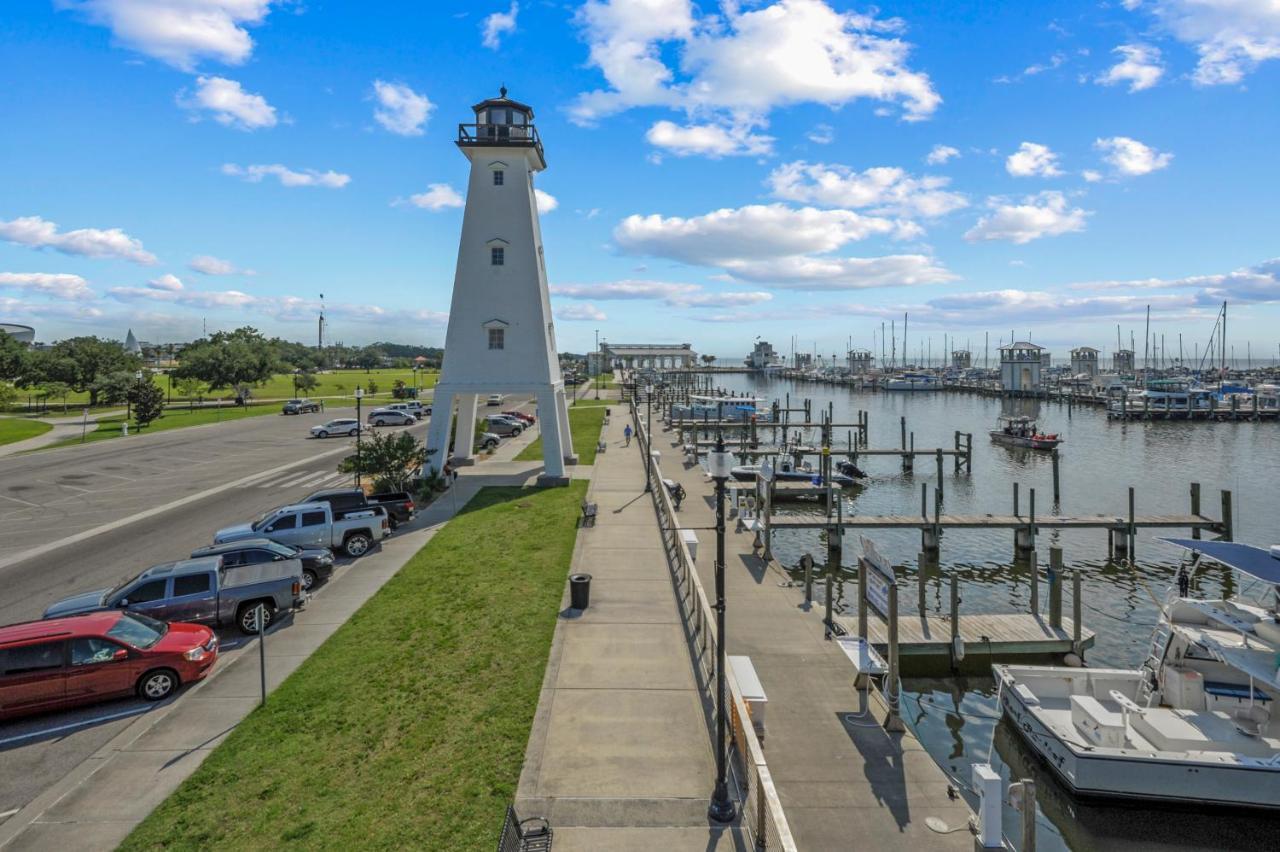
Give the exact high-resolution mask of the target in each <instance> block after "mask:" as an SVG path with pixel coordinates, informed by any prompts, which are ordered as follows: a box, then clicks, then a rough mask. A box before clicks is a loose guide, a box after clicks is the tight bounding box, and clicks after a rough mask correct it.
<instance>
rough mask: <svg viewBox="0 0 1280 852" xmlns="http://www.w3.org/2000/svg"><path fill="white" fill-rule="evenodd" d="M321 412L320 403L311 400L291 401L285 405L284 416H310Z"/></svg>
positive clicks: (282, 411)
mask: <svg viewBox="0 0 1280 852" xmlns="http://www.w3.org/2000/svg"><path fill="white" fill-rule="evenodd" d="M319 410H320V403H318V402H312V401H311V400H309V399H291V400H289V401H288V402H286V403H285V404H284V408H282V409H281V410H280V411H281V413H282V414H310V413H313V412H317V411H319Z"/></svg>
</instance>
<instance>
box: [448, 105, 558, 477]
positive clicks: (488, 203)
mask: <svg viewBox="0 0 1280 852" xmlns="http://www.w3.org/2000/svg"><path fill="white" fill-rule="evenodd" d="M472 109H473V110H475V114H476V117H475V123H474V124H460V125H458V143H457V144H458V148H459V149H460V150H461V151H462V153H463V154H464V155H466V157H467V159H468V160H470V161H471V178H470V180H469V181H468V183H467V207H466V211H465V212H464V214H463V217H462V238H461V240H460V241H459V244H458V265H457V269H456V271H455V272H454V277H453V301H452V303H451V307H450V309H449V331H448V333H447V335H446V336H445V347H444V364H443V365H442V367H441V370H440V382H439V384H438V385H436V391H435V401H434V403H433V406H432V408H433V411H432V417H431V429H430V431H429V432H428V435H427V451H428V454H429V456H428V465H429V466H430V467H431V468H432V469H434V470H439V469H440V468H441V467H442V466H443V463H444V460H445V459H446V458H448V457H449V454H450V450H449V447H450V444H451V442H450V435H451V434H455V435H456V440H454V441H453V442H452V457H453V459H454V460H455V463H458V464H469V463H471V462H472V461H473V453H474V441H473V438H472V436H473V433H474V430H475V423H476V403H477V400H478V399H479V398H480V397H486V398H487V397H488V396H490V395H491V394H532V395H534V396H535V398H536V399H537V406H538V417H539V429H541V432H542V454H543V459H544V461H545V463H546V467H545V470H544V471H543V474H542V476H541V477H540V478H539V482H540V483H542V484H560V483H567V482H568V479H567V477H566V476H565V464H566V463H567V464H574V463H576V462H577V456H575V455H573V454H572V453H573V443H572V441H571V439H570V434H569V411H568V407H567V404H566V400H565V393H564V381H563V379H562V378H561V376H560V363H559V359H558V357H557V354H556V335H555V325H554V323H553V322H552V320H551V300H550V297H549V296H548V294H547V271H546V265H545V261H544V258H543V252H542V229H541V228H540V227H539V225H538V206H537V201H536V200H535V198H534V193H533V176H534V174H535V173H536V172H540V171H542V170H543V169H545V168H546V167H547V161H546V159H545V157H544V156H543V152H542V141H541V140H540V139H539V138H538V131H537V130H536V129H535V128H534V126H533V109H532V108H531V107H529V106H526V105H525V104H522V103H517V102H516V101H513V100H511V99H510V98H508V97H507V90H506V89H505V88H503V89H501V96H500V97H497V98H491V99H489V100H486V101H482V102H481V103H478V104H476V105H475V106H474V107H472ZM455 403H456V405H457V423H458V428H457V430H456V432H452V431H451V429H450V427H451V425H452V423H453V419H454V405H455Z"/></svg>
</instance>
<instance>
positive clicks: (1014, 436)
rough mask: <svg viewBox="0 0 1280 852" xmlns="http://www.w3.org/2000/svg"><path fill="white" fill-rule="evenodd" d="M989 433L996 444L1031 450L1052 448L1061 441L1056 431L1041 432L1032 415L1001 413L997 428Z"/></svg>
mask: <svg viewBox="0 0 1280 852" xmlns="http://www.w3.org/2000/svg"><path fill="white" fill-rule="evenodd" d="M989 434H990V435H991V440H993V441H995V442H996V443H997V444H1004V445H1005V446H1008V447H1021V448H1024V449H1031V450H1052V449H1053V448H1054V447H1056V446H1058V445H1059V444H1061V443H1062V439H1061V438H1059V437H1058V435H1057V433H1056V432H1054V433H1049V434H1046V433H1044V432H1041V431H1040V427H1038V426H1037V425H1036V421H1035V418H1034V417H1026V416H1022V415H1018V416H1014V415H1010V414H1001V415H1000V419H999V423H998V424H997V428H996V429H994V430H992V431H991V432H990V433H989Z"/></svg>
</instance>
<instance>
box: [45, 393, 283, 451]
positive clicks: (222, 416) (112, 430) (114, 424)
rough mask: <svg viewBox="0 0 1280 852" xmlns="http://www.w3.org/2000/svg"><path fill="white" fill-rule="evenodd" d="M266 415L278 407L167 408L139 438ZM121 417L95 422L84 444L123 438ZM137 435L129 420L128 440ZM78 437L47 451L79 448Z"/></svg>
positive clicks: (53, 444) (135, 427)
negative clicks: (69, 446) (77, 445)
mask: <svg viewBox="0 0 1280 852" xmlns="http://www.w3.org/2000/svg"><path fill="white" fill-rule="evenodd" d="M268 414H280V406H279V405H277V404H275V403H271V404H269V405H249V406H243V407H242V406H238V405H234V406H233V405H228V406H224V407H222V408H220V409H219V408H197V409H195V410H189V409H186V408H169V409H166V410H165V413H164V417H161V418H160V419H159V420H153V421H151V423H150V425H148V426H147V428H145V429H143V430H141V434H144V435H145V434H148V433H151V432H166V431H168V430H170V429H182V428H184V427H186V426H202V425H204V424H206V423H221V422H222V421H224V420H243V419H244V418H246V417H262V416H265V415H268ZM123 425H124V415H123V414H121V415H118V416H115V417H105V418H103V419H101V420H99V421H98V428H97V429H95V430H93V431H92V432H89V433H88V434H87V435H85V437H84V439H85V441H108V440H111V439H112V438H122V437H124V430H123V428H122V427H123ZM137 434H139V430H138V424H137V423H134V422H133V421H132V420H130V421H129V437H130V438H132V437H133V436H134V435H137ZM80 442H81V441H80V436H79V435H73V436H71V437H70V438H64V439H62V440H61V441H56V442H54V443H52V444H50V445H49V446H50V447H65V446H67V445H68V444H79V443H80Z"/></svg>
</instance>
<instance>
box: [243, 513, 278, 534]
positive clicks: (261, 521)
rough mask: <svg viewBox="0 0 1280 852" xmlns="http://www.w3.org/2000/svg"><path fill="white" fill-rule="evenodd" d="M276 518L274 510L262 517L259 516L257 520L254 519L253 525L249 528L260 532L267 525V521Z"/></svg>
mask: <svg viewBox="0 0 1280 852" xmlns="http://www.w3.org/2000/svg"><path fill="white" fill-rule="evenodd" d="M274 517H275V510H274V509H272V510H271V511H270V512H263V513H262V514H261V515H259V516H258V517H257V518H255V519H254V521H253V523H252V524H250V525H249V528H250V529H253V530H260V529H262V528H263V527H265V526H266V525H267V521H269V520H271V519H272V518H274Z"/></svg>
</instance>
